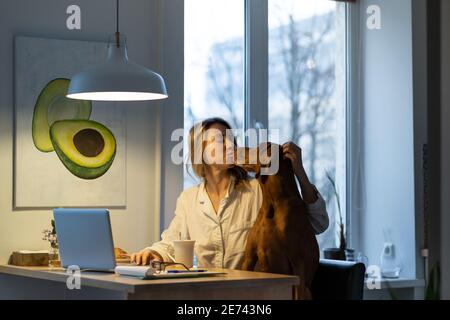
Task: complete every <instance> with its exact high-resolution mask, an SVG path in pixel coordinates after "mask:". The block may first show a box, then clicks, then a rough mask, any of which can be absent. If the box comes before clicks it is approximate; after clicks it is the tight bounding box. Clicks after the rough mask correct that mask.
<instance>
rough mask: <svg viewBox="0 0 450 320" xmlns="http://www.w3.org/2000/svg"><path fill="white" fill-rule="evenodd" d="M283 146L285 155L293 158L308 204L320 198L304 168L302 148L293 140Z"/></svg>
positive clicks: (293, 165) (293, 167)
mask: <svg viewBox="0 0 450 320" xmlns="http://www.w3.org/2000/svg"><path fill="white" fill-rule="evenodd" d="M282 147H283V156H284V157H285V158H288V159H289V160H291V163H292V169H293V170H294V174H295V175H296V176H297V179H298V181H299V182H300V189H301V190H302V196H303V200H305V202H306V203H308V204H311V203H314V202H316V201H317V199H318V196H317V191H316V188H315V187H314V186H313V185H312V184H311V183H310V182H309V179H308V175H307V174H306V171H305V169H304V168H303V160H302V149H301V148H300V147H299V146H298V145H296V144H295V143H294V142H292V141H291V142H287V143H285V144H283V146H282Z"/></svg>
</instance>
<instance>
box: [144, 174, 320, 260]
mask: <svg viewBox="0 0 450 320" xmlns="http://www.w3.org/2000/svg"><path fill="white" fill-rule="evenodd" d="M261 205H262V190H261V187H260V185H259V182H258V181H257V180H256V179H249V180H248V181H246V182H240V183H238V184H235V180H234V179H232V180H231V183H230V186H229V188H228V192H227V194H226V196H225V197H224V198H223V199H222V200H221V202H220V206H219V209H218V211H217V213H216V212H215V210H214V207H213V205H212V203H211V200H210V199H209V196H208V194H207V192H206V188H205V183H201V184H199V185H197V186H194V187H191V188H189V189H187V190H185V191H183V192H182V193H181V195H180V196H179V197H178V200H177V205H176V210H175V217H174V218H173V220H172V222H171V223H170V225H169V227H168V228H167V229H166V230H165V231H164V232H163V233H162V235H161V238H162V240H161V241H159V242H156V243H154V244H153V245H152V246H151V247H149V248H146V249H152V250H155V251H157V252H158V253H159V254H160V255H161V256H162V257H163V259H164V261H173V258H174V250H173V246H172V241H173V240H180V239H191V240H195V249H194V250H195V254H196V256H197V259H198V265H199V266H200V267H218V268H227V269H239V268H240V267H241V265H242V263H243V260H244V251H245V244H246V240H247V236H248V233H249V231H250V228H251V227H252V226H253V224H254V222H255V220H256V217H257V215H258V212H259V209H260V208H261ZM307 208H308V213H309V217H310V222H311V225H312V227H313V229H314V231H315V232H316V234H319V233H322V232H323V231H325V230H326V229H327V228H328V214H327V211H326V205H325V201H324V200H323V198H322V196H321V195H320V193H318V200H317V201H316V202H315V203H313V204H309V205H307Z"/></svg>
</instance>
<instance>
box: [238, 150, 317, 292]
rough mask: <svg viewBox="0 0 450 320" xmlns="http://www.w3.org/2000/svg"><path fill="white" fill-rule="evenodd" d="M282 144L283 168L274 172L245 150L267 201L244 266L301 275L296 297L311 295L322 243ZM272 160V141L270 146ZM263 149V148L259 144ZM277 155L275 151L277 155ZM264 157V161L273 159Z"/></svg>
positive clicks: (248, 167)
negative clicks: (263, 172)
mask: <svg viewBox="0 0 450 320" xmlns="http://www.w3.org/2000/svg"><path fill="white" fill-rule="evenodd" d="M272 147H276V148H278V151H279V152H278V160H279V169H278V171H277V172H276V173H275V174H274V175H261V174H260V171H261V168H262V167H263V165H262V164H261V161H260V159H259V157H258V160H257V163H256V164H249V161H248V158H249V154H250V149H246V150H245V159H246V160H245V164H243V165H240V166H241V167H242V168H244V169H245V170H247V171H252V172H255V173H256V178H257V179H258V181H259V184H260V185H261V189H262V193H263V203H262V206H261V209H260V210H259V214H258V217H257V218H256V221H255V224H254V226H253V227H252V229H251V230H250V232H249V235H248V238H247V244H246V249H245V259H244V263H243V266H242V269H243V270H249V271H262V272H270V273H280V274H290V275H297V276H299V278H300V286H299V287H297V288H296V293H295V298H297V299H311V298H312V297H311V292H310V287H311V282H312V280H313V277H314V273H315V272H316V269H317V266H318V264H319V246H318V244H317V240H316V237H315V234H314V231H313V228H312V226H311V224H310V221H309V218H308V213H307V209H306V205H305V203H304V201H303V199H302V197H301V195H300V193H299V191H298V188H297V184H296V181H295V177H294V173H293V170H292V165H291V161H290V160H289V159H284V158H283V151H282V148H281V146H279V145H272ZM266 148H267V150H268V152H267V156H268V157H269V159H268V160H269V161H272V162H273V160H274V159H273V157H272V155H271V154H270V144H267V146H266ZM258 150H259V148H258ZM274 156H275V155H274ZM269 161H267V159H266V161H264V163H266V165H267V163H268V162H269Z"/></svg>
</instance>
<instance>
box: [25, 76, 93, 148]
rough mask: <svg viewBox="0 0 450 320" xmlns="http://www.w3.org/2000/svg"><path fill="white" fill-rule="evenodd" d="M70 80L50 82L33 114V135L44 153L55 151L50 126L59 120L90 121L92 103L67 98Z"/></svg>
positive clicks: (37, 101)
mask: <svg viewBox="0 0 450 320" xmlns="http://www.w3.org/2000/svg"><path fill="white" fill-rule="evenodd" d="M69 84H70V80H69V79H64V78H58V79H54V80H52V81H50V82H49V83H48V84H47V85H46V86H45V87H44V88H43V89H42V91H41V93H40V94H39V97H38V98H37V100H36V104H35V106H34V112H33V122H32V123H33V124H32V135H33V142H34V145H35V146H36V148H37V149H38V150H40V151H42V152H51V151H53V145H52V142H51V141H50V133H49V129H50V126H51V125H52V124H53V123H54V122H55V121H58V120H65V119H89V117H90V116H91V112H92V104H91V102H90V101H85V100H74V99H69V98H66V94H67V90H68V88H69Z"/></svg>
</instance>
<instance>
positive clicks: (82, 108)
mask: <svg viewBox="0 0 450 320" xmlns="http://www.w3.org/2000/svg"><path fill="white" fill-rule="evenodd" d="M69 84H70V80H69V79H64V78H58V79H54V80H51V81H50V82H49V83H48V84H47V85H46V86H45V87H44V88H43V89H42V91H41V93H40V94H39V97H38V99H37V101H36V104H35V107H34V112H33V121H32V130H31V131H32V135H33V142H34V145H35V146H36V148H37V149H38V150H39V151H42V152H52V151H56V154H57V155H58V157H59V159H60V160H61V162H62V163H63V165H64V166H65V167H66V168H67V169H68V170H69V171H70V172H71V173H72V174H74V175H75V176H77V177H78V178H81V179H97V178H99V177H101V176H102V175H104V174H105V173H106V172H107V171H108V169H109V168H110V167H111V165H112V163H113V161H114V157H115V155H116V138H115V137H114V134H113V133H112V132H111V131H110V130H109V129H108V128H106V127H105V126H104V125H102V124H101V123H98V122H95V121H90V120H89V118H90V116H91V113H92V102H91V101H84V100H74V99H68V98H66V95H67V90H68V88H69Z"/></svg>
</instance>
